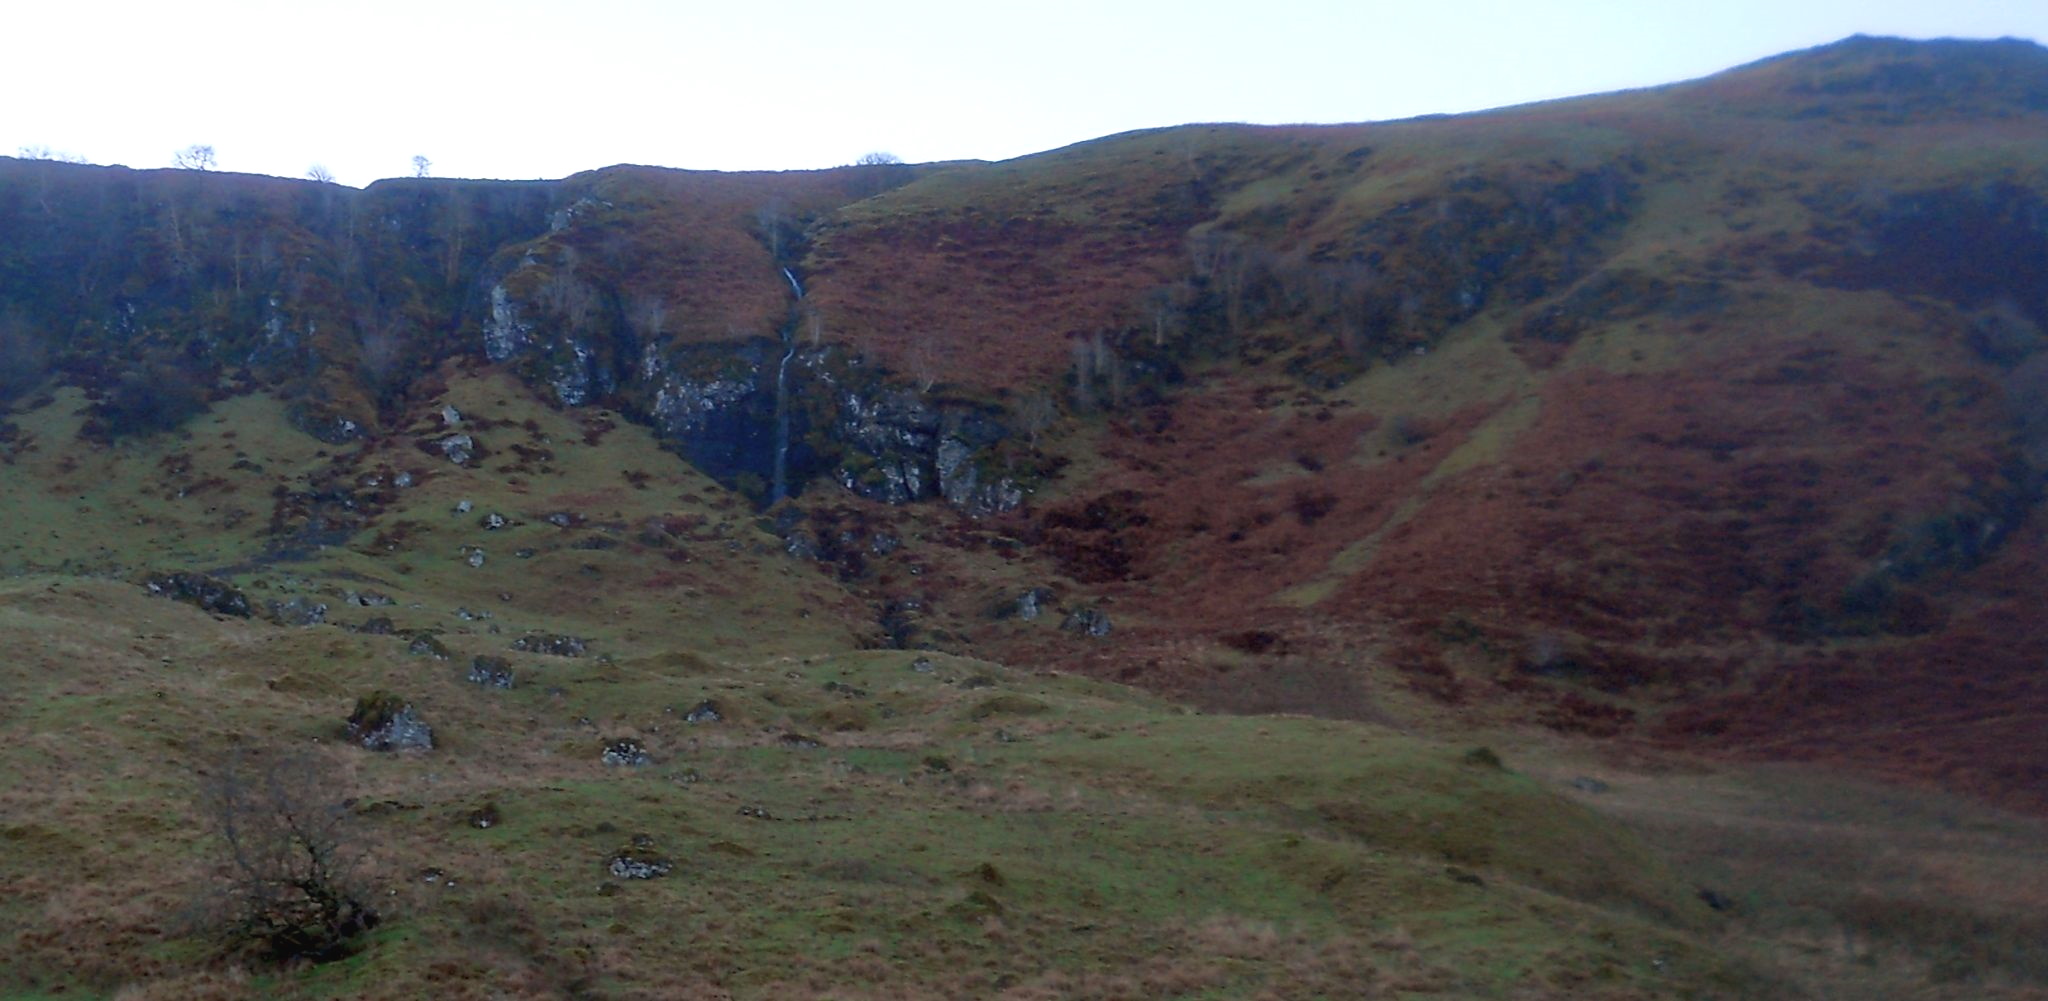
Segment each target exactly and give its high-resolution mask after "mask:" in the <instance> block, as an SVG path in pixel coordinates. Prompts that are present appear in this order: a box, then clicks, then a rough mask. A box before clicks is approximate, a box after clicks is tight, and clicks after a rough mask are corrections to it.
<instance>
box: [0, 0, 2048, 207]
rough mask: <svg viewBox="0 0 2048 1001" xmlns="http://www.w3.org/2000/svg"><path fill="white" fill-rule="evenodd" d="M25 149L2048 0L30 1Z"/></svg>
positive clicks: (1647, 64) (967, 84)
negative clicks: (1433, 0) (1455, 0)
mask: <svg viewBox="0 0 2048 1001" xmlns="http://www.w3.org/2000/svg"><path fill="white" fill-rule="evenodd" d="M10 7H11V9H9V10H8V12H7V14H6V17H5V23H6V24H7V33H8V35H9V38H10V42H11V44H9V45H7V46H6V49H5V53H4V56H0V88H4V93H5V94H6V95H7V98H6V108H5V111H4V112H0V154H5V153H12V152H14V151H15V150H16V149H17V148H20V147H24V146H42V147H48V148H51V149H53V150H56V151H59V152H63V153H71V154H75V155H79V156H83V157H85V158H86V159H88V160H91V161H92V162H95V163H122V164H127V165H129V166H133V167H161V166H167V165H168V164H169V162H170V159H171V154H172V152H173V151H174V150H177V149H179V148H182V147H185V146H188V145H191V144H195V143H205V144H210V145H212V146H213V147H215V149H216V150H217V151H218V157H219V166H220V168H221V169H223V170H236V171H250V172H255V173H268V174H280V175H284V176H291V177H298V176H303V175H304V174H305V172H306V169H307V167H308V166H309V165H311V164H314V163H320V164H323V165H325V166H326V167H327V168H329V169H330V170H331V171H332V172H333V173H334V174H335V175H336V176H337V177H338V178H339V179H340V180H341V181H343V182H345V183H349V184H357V185H360V184H366V183H368V182H370V181H372V180H375V179H376V178H379V177H388V176H395V175H402V174H407V173H410V172H411V159H412V157H413V156H414V155H415V154H422V155H425V156H427V157H428V158H430V159H431V160H432V161H433V172H434V173H435V174H436V175H440V176H461V177H511V178H533V177H561V176H564V175H567V174H571V173H574V172H576V171H579V170H585V169H589V168H593V167H601V166H605V165H608V164H613V163H622V162H623V163H651V164H660V165H663V166H670V167H690V168H701V169H718V170H744V169H788V168H806V167H825V166H832V165H835V164H840V163H847V162H850V161H851V160H852V159H853V158H855V157H856V156H859V155H860V154H862V153H865V152H868V151H872V150H887V151H890V152H893V153H896V154H897V155H899V156H901V157H903V158H904V159H906V160H912V161H924V160H946V159H962V158H979V159H1003V158H1007V157H1013V156H1019V155H1022V154H1025V153H1032V152H1037V151H1040V150H1045V149H1050V148H1053V147H1057V146H1063V145H1066V144H1068V143H1073V142H1078V141H1081V140H1084V139H1091V138H1094V137H1097V136H1102V135H1107V134H1110V133H1114V132H1122V131H1126V130H1130V129H1138V128H1150V127H1154V126H1162V125H1176V124H1182V123H1186V122H1203V121H1244V122H1262V123H1278V122H1356V121H1373V120H1383V119H1391V118H1404V117H1409V116H1413V115H1419V114H1428V113H1434V112H1457V111H1470V110H1477V109H1481V108H1488V107H1499V106H1502V105H1507V104H1519V103H1523V102H1527V101H1535V100H1543V99H1547V98H1554V97H1565V96H1571V95H1576V94H1584V93H1593V92H1600V91H1607V90H1616V89H1620V88H1626V87H1637V86H1646V85H1651V84H1658V83H1668V82H1671V81H1675V80H1683V79H1689V78H1693V77H1698V76H1703V75H1705V74H1708V73H1712V72H1715V71H1717V70H1721V69H1725V68H1727V67H1729V66H1733V65H1737V64H1740V63H1744V62H1749V61H1751V60H1755V59H1759V58H1762V57H1764V56H1768V55H1773V54H1776V53H1779V52H1783V51H1787V50H1790V49H1797V48H1806V47H1809V46H1813V45H1818V44H1821V43H1825V42H1829V41H1834V40H1836V39H1839V38H1842V37H1844V36H1847V35H1851V34H1856V33H1859V32H1860V33H1864V34H1885V35H1903V36H1907V37H1913V38H1933V37H1942V36H1954V37H1965V38H1990V37H2000V36H2017V37H2022V38H2030V39H2033V40H2036V41H2042V40H2048V0H1946V2H1935V0H1839V2H1838V0H1690V2H1684V3H1680V2H1666V0H1512V2H1490V0H1489V2H1468V3H1449V2H1438V3H1429V2H1422V0H1399V2H1379V0H1234V2H1228V3H1210V2H1205V0H1172V2H1168V0H1156V2H1155V0H1129V2H1119V0H1094V2H1067V0H1037V2H1030V3H1019V2H1007V3H984V4H975V3H969V2H962V0H943V2H940V0H865V2H851V3H849V2H841V0H783V2H779V3H744V2H740V3H735V2H730V0H728V2H722V3H717V4H709V3H706V4H698V3H689V2H666V3H664V2H659V0H582V2H576V3H568V2H540V0H396V2H393V0H365V2H357V3H338V4H311V3H293V2H278V0H269V2H254V0H185V2H165V0H148V2H92V0H68V2H47V3H26V2H24V3H16V4H12V5H10Z"/></svg>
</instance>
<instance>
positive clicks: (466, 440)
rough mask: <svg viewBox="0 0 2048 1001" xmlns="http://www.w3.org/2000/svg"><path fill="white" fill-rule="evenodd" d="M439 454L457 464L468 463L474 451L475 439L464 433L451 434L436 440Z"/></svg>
mask: <svg viewBox="0 0 2048 1001" xmlns="http://www.w3.org/2000/svg"><path fill="white" fill-rule="evenodd" d="M436 444H438V445H439V446H440V449H441V454H442V455H445V456H447V457H448V461H449V462H452V463H455V464H456V465H458V466H461V465H466V464H468V462H469V460H470V458H471V457H472V456H473V455H474V454H475V452H476V440H475V439H473V438H471V437H470V436H468V435H466V434H451V435H449V436H448V437H446V438H443V439H441V440H440V441H439V442H437V443H436Z"/></svg>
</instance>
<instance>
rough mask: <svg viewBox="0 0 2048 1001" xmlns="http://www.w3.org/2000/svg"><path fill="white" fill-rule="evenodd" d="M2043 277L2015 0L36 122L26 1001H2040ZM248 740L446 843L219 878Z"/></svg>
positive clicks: (17, 828)
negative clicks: (274, 150) (643, 873)
mask: <svg viewBox="0 0 2048 1001" xmlns="http://www.w3.org/2000/svg"><path fill="white" fill-rule="evenodd" d="M2044 324H2048V51H2044V50H2042V49H2041V48H2040V47H2038V46H2035V45H2032V44H2031V43H2025V42H2017V41H2010V40H2007V41H1999V42H1957V41H1943V42H1905V41H1899V40H1891V39H1871V38H1860V37H1859V38H1854V39H1849V40H1846V41H1844V42H1841V43H1837V44H1835V45H1831V46H1826V47H1823V48H1821V49H1816V50H1812V51H1808V52H1801V53H1792V54H1788V55H1786V56H1782V57H1777V58H1774V59H1770V60H1765V61H1763V62H1760V63H1756V64H1753V65H1750V66H1745V67H1739V68H1736V69H1733V70H1730V71H1728V72H1726V73H1723V74H1720V75H1717V76H1714V77H1710V78H1706V79H1703V80H1699V81H1692V82H1688V83H1681V84H1674V85H1670V86H1666V87H1660V88H1654V89H1649V90H1642V91H1633V92H1627V93H1620V94H1612V95H1603V96H1596V97H1588V98H1580V99H1573V100H1567V101H1557V102H1549V103H1545V104H1538V105H1530V106H1526V107H1518V108H1508V109H1501V110H1498V111H1493V112H1487V113H1483V114H1475V115H1465V116H1456V117H1440V118H1428V119H1419V120H1413V121H1405V122H1391V123H1378V124H1369V125H1332V126H1292V127H1284V128H1275V127H1253V126H1240V125H1191V126H1182V127H1177V128H1169V129H1159V130H1151V131H1145V132H1137V133H1129V134H1124V135H1118V136H1111V137H1106V138H1103V139H1098V140H1094V141H1091V142H1087V143H1082V144H1079V145H1076V146H1072V147H1068V148H1065V149H1060V150H1054V151H1050V152H1046V153H1042V154H1038V155H1035V156H1029V157H1024V158H1020V159H1017V160H1012V161H1006V162H1003V163H947V164H927V165H868V166H859V167H846V168H839V169H836V170H830V171H805V172H787V173H755V174H715V173H706V172H692V171H678V170H668V169H661V168H653V167H636V166H618V167H610V168H605V169H602V170H596V171H591V172H588V173H585V174H579V175H576V176H574V177H570V178H566V179H563V180H560V181H549V182H518V183H514V182H479V181H459V180H438V179H436V180H426V179H411V180H396V181H384V182H379V183H377V184H375V185H372V186H370V187H369V188H367V189H364V190H360V191H357V190H354V189H348V188H343V187H339V186H336V185H332V184H317V183H312V182H302V181H287V180H281V179H275V178H263V177H250V176H241V175H223V174H214V173H209V172H200V171H140V172H138V171H129V170H126V169H122V168H102V167H90V166H82V165H74V164H65V163H54V162H37V161H18V160H8V159H4V158H0V406H4V409H0V512H4V513H5V514H6V515H7V516H8V517H6V518H4V519H0V575H4V576H0V647H4V648H5V649H6V650H8V651H9V653H8V654H7V655H6V657H5V659H0V755H4V756H5V758H6V764H7V767H9V768H11V769H13V770H14V771H15V772H17V773H18V774H21V775H23V776H24V777H26V778H27V781H24V782H22V783H18V784H17V785H16V787H15V788H13V789H12V790H10V791H9V792H8V793H7V794H6V800H5V802H6V810H5V826H4V827H0V845H5V846H6V847H7V850H6V851H5V852H4V853H0V857H4V860H0V897H4V899H5V900H6V903H0V915H5V920H4V921H0V927H6V928H18V929H21V930H20V931H10V932H6V933H4V934H0V992H7V991H15V992H21V993H22V994H23V996H31V997H36V996H43V995H42V994H39V993H37V992H48V993H49V994H51V995H53V996H54V995H57V994H60V993H61V994H63V995H64V996H118V997H122V998H127V999H131V1001H132V999H135V998H143V997H202V996H218V997H249V996H269V995H270V994H272V993H278V994H284V995H290V996H305V997H330V996H331V997H340V996H364V995H367V996H392V997H398V996H424V995H433V996H450V997H454V996H467V995H464V994H463V993H462V992H464V991H468V992H470V994H471V995H474V996H478V997H483V996H521V997H525V996H533V997H554V996H573V997H622V998H623V997H671V996H691V995H702V996H735V997H767V996H790V995H794V996H837V997H867V996H882V995H891V996H906V997H916V996H932V997H952V996H967V995H974V996H1004V997H1017V998H1026V997H1067V996H1096V997H1151V996H1190V997H1193V996H1216V997H1222V996H1228V997H1239V996H1243V997H1256V996H1275V997H1312V996H1326V997H1351V996H1368V997H1379V996H1383V997H1404V998H1405V997H1611V998H1636V997H1799V996H1813V997H1837V996H1839V997H1916V998H1918V997H1927V998H1937V997H1939V998H1947V997H1955V998H1963V997H1971V998H1975V997H2011V998H2021V997H2036V996H2042V995H2041V993H2040V992H2041V991H2043V990H2048V965H2044V959H2043V957H2042V955H2041V954H2040V950H2039V946H2038V942H2039V941H2041V939H2042V932H2044V931H2048V929H2044V928H2042V926H2041V924H2040V920H2039V917H2038V915H2039V914H2040V913H2041V911H2040V903H2041V902H2040V901H2039V900H2038V899H2034V897H2035V896H2038V891H2029V890H2027V889H2025V888H2026V887H2028V886H2034V885H2039V882H2040V881H2039V880H2038V879H2034V878H2030V876H2039V874H2040V870H2041V869H2042V868H2043V867H2044V866H2048V859H2044V856H2043V845H2044V840H2043V839H2042V837H2041V835H2042V831H2041V828H2040V823H2041V814H2042V811H2043V810H2044V809H2048V764H2044V763H2043V761H2042V760H2041V756H2040V754H2039V749H2040V747H2041V746H2043V739H2044V737H2048V675H2043V674H2042V672H2041V670H2040V655H2039V652H2038V651H2039V650H2040V649H2041V648H2042V644H2043V642H2044V641H2048V623H2044V621H2043V618H2042V616H2040V615H2039V614H2038V611H2039V609H2041V608H2043V607H2048V523H2044V522H2043V520H2042V519H2041V518H2039V517H2035V513H2036V508H2038V507H2039V505H2040V502H2041V499H2042V490H2043V485H2044V483H2048V351H2044V350H2043V348H2044V347H2048V337H2044V334H2043V325H2044ZM174 573H186V574H203V575H206V578H207V580H208V582H209V583H207V584H205V585H204V587H200V588H199V589H200V590H204V588H206V587H217V588H222V589H234V591H235V593H239V594H240V595H242V596H243V598H244V599H245V600H246V601H247V602H248V609H247V610H250V611H253V613H254V614H253V616H245V615H242V614H237V612H236V610H235V609H234V608H233V607H230V606H228V605H222V604H220V603H218V601H215V600H214V599H212V598H207V597H205V596H203V595H198V594H194V593H187V594H186V597H187V598H190V599H193V600H198V601H199V602H200V603H201V604H206V605H208V608H207V609H206V610H202V609H195V608H192V607H189V605H188V604H181V603H177V602H172V601H165V600H163V597H162V594H163V593H170V594H173V595H175V594H178V593H181V592H192V591H193V590H194V588H195V587H199V586H198V585H194V584H192V583H191V582H192V581H194V580H196V579H197V578H192V577H181V578H173V577H171V576H169V575H171V574H174ZM153 591H154V592H158V593H157V594H155V595H153V594H152V592H153ZM211 593H214V594H215V595H216V597H217V596H218V594H220V593H226V592H225V591H220V592H211ZM315 605H318V606H321V608H320V611H319V612H318V613H314V612H312V611H310V609H311V608H312V607H313V606H315ZM209 613H210V614H209ZM429 638H430V641H429ZM572 640H573V642H570V641H572ZM423 644H424V645H423ZM437 647H438V648H439V649H438V653H439V654H441V655H445V656H446V657H448V658H449V659H447V660H445V661H444V660H442V659H439V658H438V657H437V655H436V649H435V648H437ZM422 650H424V651H425V652H424V653H421V652H420V651H422ZM492 658H498V659H501V660H502V663H499V660H493V659H492ZM477 665H482V666H477ZM493 665H496V666H493ZM479 672H481V673H480V674H479ZM493 672H508V673H504V674H503V680H505V681H506V682H507V684H508V685H509V687H508V688H507V689H504V690H500V689H499V688H498V687H496V686H495V684H494V679H497V678H499V674H496V673H493ZM514 676H516V677H517V678H518V681H517V683H516V684H512V683H511V681H512V679H513V677H514ZM479 679H481V683H472V682H478V681H479ZM380 690H388V691H392V692H396V693H398V694H399V695H400V696H402V698H403V699H405V700H408V701H411V702H413V703H414V704H415V705H416V706H417V707H418V708H419V710H420V712H421V713H422V714H423V715H424V717H425V718H426V719H427V720H428V721H429V722H430V723H431V724H433V726H434V728H435V732H436V738H437V740H436V746H435V748H434V749H433V750H431V751H426V752H409V753H398V754H388V755H387V754H376V753H372V752H369V751H365V750H363V749H361V748H359V747H354V746H351V740H350V739H349V736H348V734H347V733H346V732H345V731H344V729H343V726H342V720H343V719H344V718H345V717H347V716H349V715H350V707H351V706H353V705H355V704H356V700H357V699H358V698H360V697H363V696H367V695H370V694H371V693H373V692H377V691H380ZM706 704H711V705H715V706H716V707H717V709H718V712H717V713H716V714H715V715H716V716H717V717H718V718H717V719H715V720H706V719H702V718H698V719H691V720H690V721H688V722H686V721H685V718H686V717H691V716H692V715H693V714H694V712H695V710H697V709H700V708H702V707H703V706H704V705H706ZM626 739H630V740H632V741H635V742H638V745H639V746H640V747H642V748H643V749H644V750H646V751H648V752H649V753H650V757H651V760H649V761H647V762H644V763H642V764H640V765H637V766H636V765H627V766H624V767H618V766H612V765H607V764H606V763H604V761H603V760H602V757H603V755H602V752H603V751H604V750H605V749H606V748H608V747H612V746H614V745H615V744H617V742H618V741H621V740H626ZM1482 746H1483V747H1484V748H1486V749H1485V750H1483V751H1482V750H1481V748H1482ZM76 748H85V749H87V750H85V751H78V750H73V749H76ZM238 748H239V749H242V751H243V752H244V753H253V754H254V756H255V758H256V759H257V760H287V759H292V758H293V755H294V753H309V754H310V755H311V759H310V760H312V761H313V762H314V764H313V765H311V766H308V767H317V768H319V769H321V774H322V775H324V776H326V778H324V779H323V780H322V782H323V783H325V784H331V785H332V786H333V787H334V788H337V789H346V790H347V792H348V796H349V810H348V816H349V817H350V818H351V823H352V824H354V825H356V832H357V833H356V834H355V835H354V836H355V837H357V838H360V839H361V840H362V843H363V844H364V845H365V846H366V847H367V848H368V850H369V854H370V856H371V858H370V860H369V861H370V862H371V863H372V864H371V865H370V868H372V869H374V870H377V871H379V872H381V873H383V874H385V876H386V877H387V878H390V877H392V876H393V874H421V875H420V876H419V878H413V877H412V876H411V875H401V876H399V877H398V878H401V879H403V886H402V888H401V887H399V886H394V887H393V893H392V896H391V898H390V903H389V906H388V907H386V908H385V909H386V910H388V911H389V912H390V914H391V915H392V917H391V919H390V920H389V921H388V922H386V923H384V924H383V925H382V926H380V927H379V928H377V929H375V930H372V931H371V932H370V933H369V935H368V936H367V937H366V939H365V941H364V942H361V943H358V944H357V946H356V947H354V949H352V951H351V953H350V955H349V956H348V958H346V959H343V960H340V961H338V962H328V963H321V964H317V965H311V966H304V967H297V968H291V967H287V968H285V969H284V970H282V971H278V970H275V969H272V968H270V967H266V966H262V965H260V964H259V965H253V966H251V965H237V964H236V963H224V961H222V960H220V959H218V958H217V957H216V956H215V955H214V954H213V953H212V952H211V951H209V948H208V945H207V943H206V941H205V939H204V936H203V935H202V934H201V933H200V932H199V931H197V930H195V928H196V926H195V925H194V924H193V922H191V921H189V920H186V919H185V918H183V917H181V916H180V915H185V914H189V913H191V912H192V911H193V906H192V903H193V897H194V895H195V894H194V891H193V890H192V887H193V886H194V885H196V884H198V883H201V882H203V881H204V879H203V876H204V873H205V872H206V871H207V866H208V864H209V861H208V860H209V856H208V854H207V851H208V849H207V847H206V846H207V843H208V842H207V832H208V829H209V822H210V821H209V815H208V813H207V811H206V809H205V808H204V806H203V803H204V797H203V796H198V797H196V798H195V794H194V787H195V781H197V780H195V778H194V776H206V775H212V774H217V773H220V772H221V771H222V770H223V769H225V768H226V767H227V765H226V764H225V762H228V761H230V760H231V759H232V754H231V752H233V751H235V750H236V749H238ZM59 749H64V750H63V752H62V753H58V752H59ZM199 784H200V785H203V784H204V783H203V782H200V783H199ZM485 804H489V805H490V806H491V808H492V811H493V813H494V815H495V814H496V813H499V812H502V815H503V819H502V823H497V822H494V823H493V824H491V825H489V826H488V828H479V827H474V826H471V825H468V824H466V822H465V818H467V817H470V816H471V815H472V814H473V813H474V812H475V811H478V810H481V809H483V808H484V806H485ZM643 835H644V836H645V840H646V841H647V842H648V843H647V844H635V839H636V838H639V837H641V836H643ZM622 846H623V847H622ZM1887 846H1890V847H1887ZM620 852H624V853H625V854H626V855H627V856H631V857H635V858H637V857H639V856H638V855H635V854H634V852H641V853H655V852H658V853H661V854H663V855H664V857H665V858H668V859H670V860H671V861H672V862H674V863H675V864H676V869H675V870H674V871H671V872H669V873H668V874H667V875H666V876H665V877H664V878H660V879H654V880H649V881H646V882H640V881H638V880H630V879H624V878H621V877H618V876H617V875H616V872H614V874H613V875H612V876H609V877H608V876H607V875H606V873H607V869H606V866H607V864H608V863H607V858H608V857H618V854H619V853H620ZM607 853H612V854H611V855H610V856H608V855H607ZM649 857H652V856H651V855H650V856H649ZM1817 859H1826V860H1828V861H1827V862H1826V863H1824V864H1823V863H1819V862H1816V861H1815V860H1817ZM79 873H84V874H86V875H85V876H84V877H83V878H82V879H81V878H79V877H78V876H77V874H79ZM428 873H431V874H432V875H431V878H429V877H428V876H427V875H425V874H428ZM169 876H175V878H166V877H169ZM458 890H459V892H458ZM2030 894H2032V895H2031V896H2030ZM678 914H681V915H685V917H683V918H676V917H674V916H675V915H678ZM202 923H203V922H202ZM458 953H459V956H458ZM683 957H687V958H683ZM238 963H239V961H238ZM1845 992H1846V993H1845Z"/></svg>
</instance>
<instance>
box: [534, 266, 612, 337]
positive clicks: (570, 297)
mask: <svg viewBox="0 0 2048 1001" xmlns="http://www.w3.org/2000/svg"><path fill="white" fill-rule="evenodd" d="M540 293H541V299H542V301H544V302H546V303H547V307H548V310H549V311H550V312H552V313H554V314H555V315H556V316H559V317H561V318H562V321H563V322H564V323H565V324H567V326H568V328H569V332H570V333H577V334H580V333H583V332H585V331H586V330H587V329H588V327H589V324H590V321H591V318H592V316H593V315H594V314H595V313H596V312H597V309H598V307H599V306H600V305H601V303H600V302H599V297H598V292H597V289H595V288H592V287H591V286H590V284H589V283H588V282H585V281H584V280H583V279H581V278H578V277H576V268H575V265H574V264H573V263H571V264H568V265H566V266H564V267H563V268H562V269H561V270H558V271H555V272H553V273H552V274H550V275H548V278H547V281H545V282H542V283H541V287H540Z"/></svg>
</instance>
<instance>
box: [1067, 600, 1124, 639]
mask: <svg viewBox="0 0 2048 1001" xmlns="http://www.w3.org/2000/svg"><path fill="white" fill-rule="evenodd" d="M1060 628H1061V629H1064V630H1066V631H1067V632H1070V633H1078V634H1080V635H1082V636H1088V637H1092V638H1095V639H1101V638H1102V637H1104V636H1108V635H1109V633H1110V630H1111V629H1112V628H1113V627H1112V626H1111V624H1110V621H1109V613H1108V612H1105V611H1103V610H1102V609H1100V608H1096V607H1094V606H1092V605H1083V606H1081V607H1080V608H1076V609H1074V610H1073V611H1071V612H1068V613H1067V617H1066V619H1065V620H1063V621H1061V622H1060Z"/></svg>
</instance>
